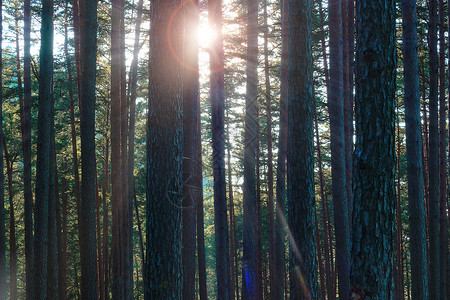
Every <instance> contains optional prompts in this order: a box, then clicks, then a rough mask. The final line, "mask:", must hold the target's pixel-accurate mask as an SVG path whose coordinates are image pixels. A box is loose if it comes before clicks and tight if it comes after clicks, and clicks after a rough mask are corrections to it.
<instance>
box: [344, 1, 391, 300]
mask: <svg viewBox="0 0 450 300" xmlns="http://www.w3.org/2000/svg"><path fill="white" fill-rule="evenodd" d="M374 20H377V22H374ZM356 24H357V35H358V38H357V43H356V99H355V105H356V106H355V108H356V110H355V120H356V149H355V152H354V158H353V159H354V169H353V171H354V172H353V192H354V194H353V197H354V198H353V224H352V228H353V236H352V242H353V246H352V277H351V283H352V297H358V296H359V297H361V298H364V299H392V298H393V296H394V294H393V292H394V291H393V254H394V245H393V241H394V202H395V191H394V170H395V145H394V136H395V131H394V99H395V67H396V66H395V64H396V57H395V1H392V0H388V1H383V2H374V1H366V0H364V1H358V2H357V4H356Z"/></svg>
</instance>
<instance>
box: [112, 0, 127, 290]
mask: <svg viewBox="0 0 450 300" xmlns="http://www.w3.org/2000/svg"><path fill="white" fill-rule="evenodd" d="M121 2H122V0H114V1H112V2H111V5H112V16H111V186H112V195H111V207H112V209H111V210H112V244H111V252H112V253H111V255H112V286H111V289H112V290H111V292H112V295H113V299H123V298H124V297H125V295H124V284H125V283H124V278H123V261H122V256H121V255H122V254H121V253H122V250H123V249H122V247H121V244H122V243H121V241H122V238H123V237H122V236H121V224H122V223H121V219H122V218H121V214H122V210H121V209H122V207H123V202H122V195H123V192H124V191H123V190H122V188H123V186H122V179H123V173H122V172H123V169H122V159H123V157H122V156H121V141H122V139H121V124H122V121H121V120H122V115H121V89H122V84H121V75H120V73H121V63H120V59H121V49H120V36H121V35H120V27H121V25H120V23H121V13H120V8H121V4H120V3H121Z"/></svg>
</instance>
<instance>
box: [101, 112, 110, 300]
mask: <svg viewBox="0 0 450 300" xmlns="http://www.w3.org/2000/svg"><path fill="white" fill-rule="evenodd" d="M108 131H109V108H107V109H106V134H105V148H104V149H105V161H104V162H103V192H102V196H103V264H104V267H103V270H104V271H105V272H104V273H105V281H104V282H105V287H104V288H105V290H104V296H105V299H109V278H110V277H109V269H110V265H109V257H110V255H109V211H108V207H109V205H108V203H107V199H108V198H107V195H108V192H109V182H108V178H109V172H108V171H109V165H108V159H109V136H108ZM99 238H100V237H99Z"/></svg>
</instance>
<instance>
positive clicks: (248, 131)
mask: <svg viewBox="0 0 450 300" xmlns="http://www.w3.org/2000/svg"><path fill="white" fill-rule="evenodd" d="M247 12H248V14H247V69H246V75H247V90H246V96H245V134H244V135H245V137H244V187H243V190H244V191H243V192H244V198H243V202H244V204H243V206H244V217H243V225H242V226H243V258H242V259H243V268H244V276H245V279H246V280H245V284H246V285H245V286H242V299H244V300H246V299H249V300H253V299H260V298H258V297H257V294H256V292H257V290H256V288H257V286H256V284H257V283H256V274H255V271H256V270H255V260H256V259H257V257H255V251H256V249H255V228H256V227H255V218H256V217H257V216H256V215H255V213H256V212H255V209H256V205H257V204H256V201H257V197H256V175H255V170H256V143H257V142H256V140H257V118H258V117H257V109H258V104H257V84H258V75H257V66H258V61H257V59H258V58H257V56H258V1H257V0H251V1H248V3H247ZM258 296H260V295H258ZM255 297H256V298H255Z"/></svg>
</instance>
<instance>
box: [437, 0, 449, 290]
mask: <svg viewBox="0 0 450 300" xmlns="http://www.w3.org/2000/svg"><path fill="white" fill-rule="evenodd" d="M444 5H445V4H444V0H439V265H440V279H439V280H440V281H439V283H440V286H439V289H440V295H441V298H445V295H447V268H446V266H447V252H448V228H447V207H446V206H447V205H446V204H447V199H448V194H447V152H446V150H447V128H446V127H447V115H446V113H445V111H446V98H447V95H446V93H445V83H446V80H445V29H446V28H445V25H444V24H445V12H444Z"/></svg>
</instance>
